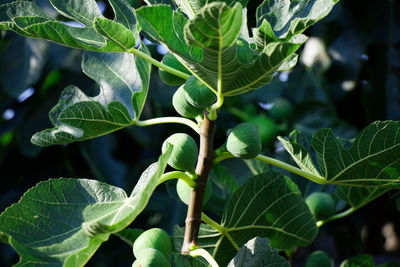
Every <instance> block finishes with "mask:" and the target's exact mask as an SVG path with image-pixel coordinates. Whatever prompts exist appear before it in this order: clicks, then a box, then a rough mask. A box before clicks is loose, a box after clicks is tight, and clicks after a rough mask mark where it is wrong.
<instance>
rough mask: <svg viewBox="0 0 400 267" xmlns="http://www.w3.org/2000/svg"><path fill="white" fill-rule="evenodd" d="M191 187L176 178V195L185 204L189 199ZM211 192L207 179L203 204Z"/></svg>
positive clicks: (210, 185) (210, 184)
mask: <svg viewBox="0 0 400 267" xmlns="http://www.w3.org/2000/svg"><path fill="white" fill-rule="evenodd" d="M191 190H192V189H191V188H190V186H188V185H187V184H186V183H185V181H183V180H181V179H178V182H177V183H176V191H177V193H178V196H179V198H180V200H182V202H183V203H185V204H186V205H189V200H190V191H191ZM211 193H212V183H211V181H210V179H208V180H207V186H206V189H205V191H204V199H203V206H204V205H205V204H206V203H207V201H208V200H209V199H210V197H211Z"/></svg>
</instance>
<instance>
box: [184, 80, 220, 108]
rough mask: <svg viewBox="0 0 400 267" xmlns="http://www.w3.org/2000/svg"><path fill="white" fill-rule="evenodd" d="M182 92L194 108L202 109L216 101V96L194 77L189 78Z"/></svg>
mask: <svg viewBox="0 0 400 267" xmlns="http://www.w3.org/2000/svg"><path fill="white" fill-rule="evenodd" d="M183 90H184V91H185V93H186V94H185V96H186V99H187V101H188V102H189V103H190V104H192V105H193V106H194V107H196V108H200V109H204V108H206V107H209V106H211V105H212V104H214V103H215V102H216V101H217V96H216V94H215V93H214V92H213V91H211V90H210V89H209V88H208V87H207V86H206V85H204V84H203V83H202V82H201V81H200V80H199V79H197V78H196V77H195V76H190V78H189V79H188V80H187V81H186V83H185V85H184V86H183Z"/></svg>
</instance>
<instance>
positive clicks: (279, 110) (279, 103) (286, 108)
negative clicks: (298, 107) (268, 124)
mask: <svg viewBox="0 0 400 267" xmlns="http://www.w3.org/2000/svg"><path fill="white" fill-rule="evenodd" d="M292 113H293V107H292V104H290V103H289V101H287V100H286V99H285V98H281V97H278V98H276V99H275V100H274V101H273V102H272V107H271V109H270V110H269V115H271V117H272V118H274V119H277V120H283V119H288V118H289V117H290V116H291V115H292Z"/></svg>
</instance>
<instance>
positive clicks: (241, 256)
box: [228, 237, 289, 267]
mask: <svg viewBox="0 0 400 267" xmlns="http://www.w3.org/2000/svg"><path fill="white" fill-rule="evenodd" d="M235 266H237V267H239V266H282V267H289V263H288V262H287V261H286V259H285V258H283V257H281V256H279V255H278V253H277V251H276V250H273V249H271V247H270V245H269V241H268V239H267V238H260V237H255V238H253V239H251V240H249V241H248V242H247V243H246V244H245V245H243V246H242V247H241V248H240V250H239V251H238V253H237V254H236V256H235V257H234V258H233V259H232V260H231V261H230V262H229V264H228V267H235Z"/></svg>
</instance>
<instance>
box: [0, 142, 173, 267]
mask: <svg viewBox="0 0 400 267" xmlns="http://www.w3.org/2000/svg"><path fill="white" fill-rule="evenodd" d="M171 149H172V147H169V148H168V149H167V150H166V152H165V153H164V154H163V155H161V156H160V158H159V160H158V162H156V163H153V164H152V165H150V166H149V168H148V169H147V170H146V171H145V172H144V173H143V174H142V176H141V177H140V179H139V181H138V183H137V185H136V186H135V188H134V190H133V192H132V194H131V196H130V197H128V196H127V195H126V193H125V192H124V190H122V189H120V188H118V187H114V186H111V185H108V184H105V183H102V182H98V181H95V180H87V179H70V178H59V179H50V180H48V181H44V182H40V183H38V184H37V185H36V186H35V187H33V188H31V189H30V190H28V191H27V192H26V193H25V194H24V195H23V197H22V198H21V199H20V201H19V202H18V203H16V204H14V205H12V206H10V207H9V208H7V209H6V210H5V211H4V212H3V213H2V214H1V215H0V232H1V233H2V235H4V236H7V239H8V242H9V243H10V245H11V246H12V247H13V248H14V249H15V250H16V251H17V253H18V254H19V256H20V261H19V262H18V264H16V266H26V265H35V266H41V265H46V266H71V267H72V266H73V267H76V266H83V265H84V264H85V263H86V262H87V261H88V260H89V259H90V257H91V256H92V255H93V254H94V252H95V251H96V250H97V249H98V247H99V246H100V245H101V244H102V243H103V242H104V241H106V240H107V239H108V237H109V235H110V234H111V233H116V232H119V231H121V230H122V229H124V228H126V227H127V226H128V225H129V224H130V223H131V222H132V221H133V220H134V219H135V218H136V216H137V215H138V214H139V213H140V212H141V211H142V210H143V209H144V207H145V206H146V205H147V203H148V201H149V199H150V196H151V194H152V192H153V191H154V190H155V188H156V186H157V184H158V180H159V178H160V177H161V175H162V174H163V172H164V170H165V168H166V166H167V161H168V158H169V156H170V154H171V151H172V150H171Z"/></svg>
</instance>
